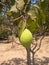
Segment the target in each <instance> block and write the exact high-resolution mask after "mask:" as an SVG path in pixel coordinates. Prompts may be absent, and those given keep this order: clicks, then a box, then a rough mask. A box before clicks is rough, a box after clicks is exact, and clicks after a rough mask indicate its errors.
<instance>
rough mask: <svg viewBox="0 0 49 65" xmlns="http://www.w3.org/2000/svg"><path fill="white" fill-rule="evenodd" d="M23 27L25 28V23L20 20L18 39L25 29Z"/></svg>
mask: <svg viewBox="0 0 49 65" xmlns="http://www.w3.org/2000/svg"><path fill="white" fill-rule="evenodd" d="M25 27H26V23H25V22H24V21H23V20H21V21H20V23H19V26H18V36H19V38H20V36H21V34H22V32H23V30H24V29H25Z"/></svg>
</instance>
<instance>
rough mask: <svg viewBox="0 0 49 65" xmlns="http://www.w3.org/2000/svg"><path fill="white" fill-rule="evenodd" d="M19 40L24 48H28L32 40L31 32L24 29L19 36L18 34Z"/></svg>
mask: <svg viewBox="0 0 49 65" xmlns="http://www.w3.org/2000/svg"><path fill="white" fill-rule="evenodd" d="M20 42H21V44H22V45H23V46H24V47H25V48H29V47H30V45H31V42H32V33H31V32H30V31H29V30H28V29H25V30H24V31H23V32H22V34H21V36H20Z"/></svg>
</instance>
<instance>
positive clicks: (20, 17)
mask: <svg viewBox="0 0 49 65" xmlns="http://www.w3.org/2000/svg"><path fill="white" fill-rule="evenodd" d="M22 17H23V15H21V16H19V17H18V18H15V19H13V20H9V21H12V22H14V21H16V20H19V19H20V18H22Z"/></svg>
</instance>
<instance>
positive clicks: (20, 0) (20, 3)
mask: <svg viewBox="0 0 49 65" xmlns="http://www.w3.org/2000/svg"><path fill="white" fill-rule="evenodd" d="M15 1H16V3H17V4H16V6H17V8H18V9H19V10H22V9H23V7H24V4H25V3H24V0H15Z"/></svg>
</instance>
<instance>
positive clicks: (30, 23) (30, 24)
mask: <svg viewBox="0 0 49 65" xmlns="http://www.w3.org/2000/svg"><path fill="white" fill-rule="evenodd" d="M27 28H28V29H29V30H30V31H31V32H32V33H34V32H36V31H37V29H38V23H37V22H35V21H33V20H32V19H31V18H29V19H28V21H27Z"/></svg>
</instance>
